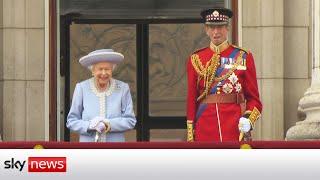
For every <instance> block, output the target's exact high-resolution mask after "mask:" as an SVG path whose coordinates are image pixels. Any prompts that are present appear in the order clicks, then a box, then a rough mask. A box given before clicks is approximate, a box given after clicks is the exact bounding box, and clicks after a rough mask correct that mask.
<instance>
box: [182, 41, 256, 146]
mask: <svg viewBox="0 0 320 180" xmlns="http://www.w3.org/2000/svg"><path fill="white" fill-rule="evenodd" d="M193 54H197V55H198V57H199V59H200V61H201V64H202V66H203V67H206V63H207V62H208V61H209V60H210V59H211V58H212V57H213V55H214V54H215V52H214V51H212V50H211V49H210V48H209V47H207V48H204V49H201V50H198V51H196V52H195V53H193ZM239 56H241V57H239ZM239 58H241V59H242V60H240V61H241V63H240V64H239V66H237V68H236V69H235V70H234V71H233V72H232V71H230V70H231V69H232V67H233V65H234V64H235V62H238V61H237V60H238V59H239ZM191 59H192V58H191V57H190V58H189V60H188V62H187V74H188V96H187V120H188V121H189V122H190V121H192V122H193V127H194V138H195V139H194V140H195V141H238V138H239V130H238V122H239V118H240V117H241V116H242V115H243V114H242V113H241V107H240V104H237V103H211V104H202V105H201V103H200V102H201V100H200V101H197V98H198V97H199V96H200V94H201V93H202V92H203V91H204V88H205V85H204V80H203V78H201V79H200V81H199V82H198V83H197V81H198V77H199V76H200V75H199V71H197V69H196V68H195V65H194V63H192V60H191ZM219 61H220V64H219V66H218V67H219V70H222V72H221V73H220V74H218V73H219V72H218V71H217V72H216V75H215V76H216V77H221V76H222V75H224V74H228V73H229V74H230V75H229V76H228V77H227V78H226V79H225V80H224V81H221V82H219V83H218V84H217V83H212V85H211V87H210V89H213V90H212V92H211V93H212V94H229V93H243V94H244V97H245V99H246V104H245V105H246V108H245V110H246V111H247V112H249V111H252V110H253V108H254V107H256V108H257V109H258V110H259V111H260V112H261V110H262V104H261V102H260V99H259V92H258V86H257V78H256V69H255V65H254V59H253V57H252V54H251V53H250V52H247V51H244V50H242V49H240V48H237V47H234V46H232V45H229V46H228V47H227V48H226V49H225V50H223V51H222V52H221V53H220V60H219ZM240 61H239V62H240ZM230 72H232V73H230ZM214 87H216V88H214ZM209 94H210V91H209ZM200 106H202V107H200ZM199 108H200V110H199ZM197 113H198V114H197Z"/></svg>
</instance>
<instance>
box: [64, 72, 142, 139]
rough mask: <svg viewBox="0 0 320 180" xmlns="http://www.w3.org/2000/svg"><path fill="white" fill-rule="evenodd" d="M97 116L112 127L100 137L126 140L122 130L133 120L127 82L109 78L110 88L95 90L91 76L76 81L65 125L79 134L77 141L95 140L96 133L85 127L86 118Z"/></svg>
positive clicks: (129, 125) (131, 127)
mask: <svg viewBox="0 0 320 180" xmlns="http://www.w3.org/2000/svg"><path fill="white" fill-rule="evenodd" d="M97 116H101V117H104V118H105V119H106V120H107V121H108V122H109V123H110V126H111V131H110V132H109V133H108V134H107V136H103V139H102V140H101V141H103V142H122V141H125V138H124V132H125V131H127V130H130V129H133V128H134V126H135V124H136V118H135V115H134V112H133V105H132V98H131V94H130V89H129V86H128V84H127V83H124V82H122V81H119V80H115V79H111V80H110V87H109V89H108V90H106V91H105V92H102V93H101V92H98V91H97V89H96V87H95V85H94V79H93V78H91V79H88V80H85V81H82V82H80V83H78V84H77V85H76V87H75V90H74V93H73V99H72V105H71V108H70V112H69V114H68V117H67V124H66V125H67V127H68V128H69V129H70V130H71V131H73V132H77V133H78V134H80V142H94V137H95V133H94V132H92V131H89V132H88V127H89V124H90V122H89V121H90V120H91V119H94V118H95V117H97Z"/></svg>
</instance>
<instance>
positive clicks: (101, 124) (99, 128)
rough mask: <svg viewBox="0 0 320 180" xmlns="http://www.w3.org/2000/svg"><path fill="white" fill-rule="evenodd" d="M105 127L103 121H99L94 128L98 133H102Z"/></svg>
mask: <svg viewBox="0 0 320 180" xmlns="http://www.w3.org/2000/svg"><path fill="white" fill-rule="evenodd" d="M106 129H107V127H106V125H105V124H104V122H102V121H100V122H99V123H98V125H97V126H96V127H95V130H96V131H97V132H98V133H100V134H101V133H103V132H105V130H106Z"/></svg>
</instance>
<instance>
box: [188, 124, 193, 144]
mask: <svg viewBox="0 0 320 180" xmlns="http://www.w3.org/2000/svg"><path fill="white" fill-rule="evenodd" d="M187 141H189V142H192V141H193V121H191V120H187Z"/></svg>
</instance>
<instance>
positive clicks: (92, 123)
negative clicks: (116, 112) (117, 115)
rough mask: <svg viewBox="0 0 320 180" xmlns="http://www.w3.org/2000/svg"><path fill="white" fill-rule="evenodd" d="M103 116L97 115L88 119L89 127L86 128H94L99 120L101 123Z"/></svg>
mask: <svg viewBox="0 0 320 180" xmlns="http://www.w3.org/2000/svg"><path fill="white" fill-rule="evenodd" d="M103 120H104V117H101V116H97V117H95V118H93V119H91V120H89V127H88V130H96V127H97V126H98V124H99V123H100V122H102V123H103Z"/></svg>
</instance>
